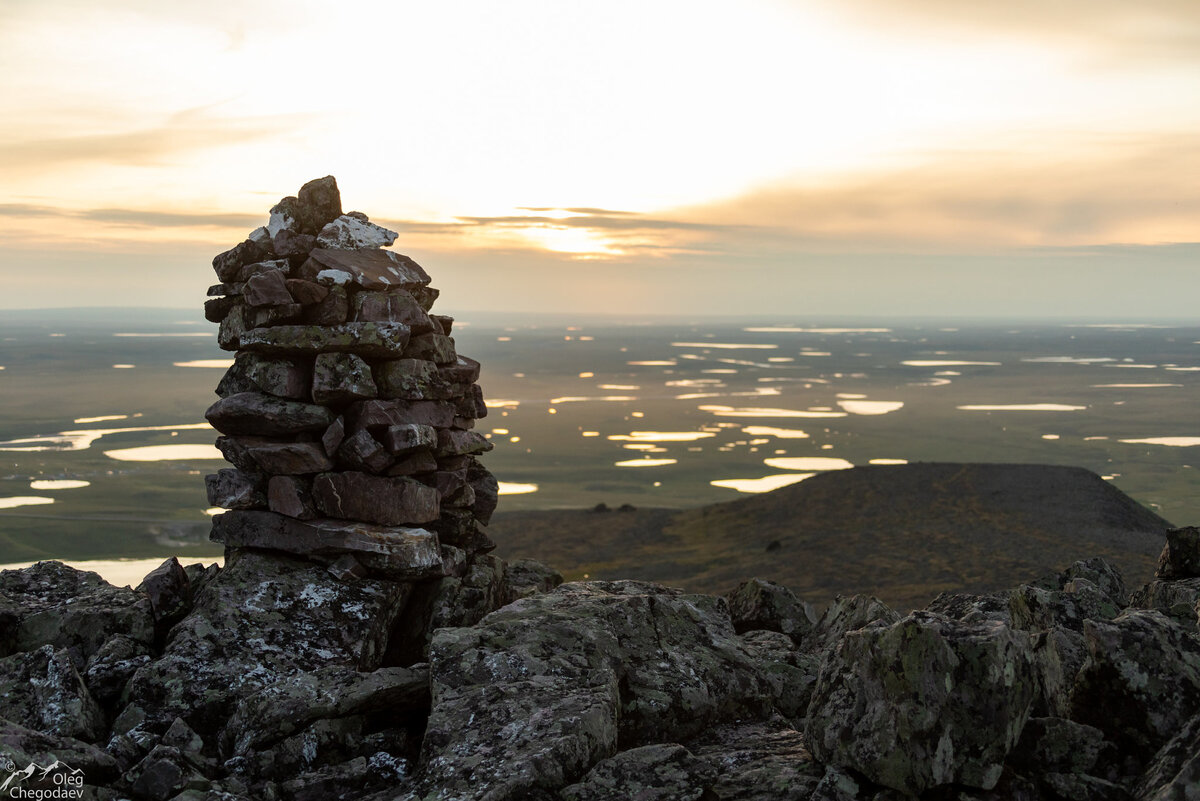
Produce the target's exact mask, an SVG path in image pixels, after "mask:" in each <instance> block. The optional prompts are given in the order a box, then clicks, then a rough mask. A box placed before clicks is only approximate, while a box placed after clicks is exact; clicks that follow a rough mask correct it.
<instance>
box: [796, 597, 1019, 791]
mask: <svg viewBox="0 0 1200 801" xmlns="http://www.w3.org/2000/svg"><path fill="white" fill-rule="evenodd" d="M1027 647H1028V646H1027V640H1026V638H1025V637H1024V635H1021V634H1019V633H1015V632H1013V631H1011V630H1010V629H1008V628H1007V627H1006V626H1004V625H1003V624H1002V623H995V622H983V623H975V624H968V623H960V622H958V621H953V620H950V619H948V618H944V617H940V616H937V615H934V614H931V613H928V612H915V613H913V614H911V615H909V616H908V617H906V618H904V619H903V620H900V621H899V622H897V623H894V624H892V625H890V626H887V625H882V624H879V625H874V626H868V627H866V628H863V629H858V630H857V631H850V632H847V633H846V634H845V635H844V636H843V637H842V640H841V642H840V643H839V644H838V646H837V647H836V649H834V651H833V652H832V653H829V654H828V655H827V656H826V659H825V661H824V662H823V663H822V666H821V674H820V677H819V678H818V680H817V686H816V688H815V690H814V692H813V699H812V702H811V704H810V705H809V709H808V724H807V727H806V729H805V733H806V734H807V736H808V741H809V747H810V748H811V749H812V751H813V754H814V756H816V757H817V759H819V760H821V761H823V762H828V763H831V764H833V765H838V766H844V767H848V768H853V769H854V770H856V771H858V772H859V773H861V774H862V775H864V776H866V777H867V778H868V779H870V780H872V781H874V782H876V783H878V784H881V785H883V786H885V787H890V788H893V789H895V790H899V791H901V792H905V793H910V794H913V795H916V794H919V793H922V792H924V791H925V790H927V789H929V788H931V787H937V786H940V785H947V784H962V785H966V786H968V787H978V788H981V789H984V790H990V789H992V788H993V787H995V786H996V783H997V782H998V781H999V779H1000V774H1001V773H1002V772H1003V766H1004V760H1005V757H1006V756H1007V754H1008V752H1009V751H1010V750H1011V749H1012V747H1013V746H1014V745H1016V743H1017V739H1018V738H1019V737H1020V735H1021V730H1022V728H1023V727H1024V725H1025V721H1026V720H1027V719H1028V717H1029V712H1030V708H1031V706H1032V704H1033V698H1034V676H1033V669H1032V666H1031V664H1030V661H1029V657H1028V656H1027V654H1026V650H1025V649H1026V648H1027ZM981 721H986V722H987V725H986V726H981V725H980V722H981Z"/></svg>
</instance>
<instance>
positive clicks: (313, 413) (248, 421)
mask: <svg viewBox="0 0 1200 801" xmlns="http://www.w3.org/2000/svg"><path fill="white" fill-rule="evenodd" d="M204 417H205V419H207V420H208V422H209V423H211V424H212V427H213V428H215V429H217V430H218V431H220V432H221V433H222V434H249V435H258V436H262V435H266V436H281V435H291V434H299V433H302V432H305V431H324V430H325V429H326V428H328V427H329V424H330V423H332V422H333V413H332V412H330V411H329V409H326V408H325V407H324V406H318V405H317V404H314V403H301V402H300V401H293V400H284V399H282V398H276V397H274V396H271V395H266V394H263V393H258V392H240V393H238V394H237V395H230V396H229V397H228V398H222V399H221V400H219V401H217V402H216V403H214V404H213V405H212V406H210V407H208V411H206V412H205V413H204Z"/></svg>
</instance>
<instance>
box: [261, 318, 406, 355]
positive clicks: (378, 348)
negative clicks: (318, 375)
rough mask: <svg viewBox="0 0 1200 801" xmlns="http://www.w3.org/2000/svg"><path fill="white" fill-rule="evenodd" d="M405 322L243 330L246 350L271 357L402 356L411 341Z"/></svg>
mask: <svg viewBox="0 0 1200 801" xmlns="http://www.w3.org/2000/svg"><path fill="white" fill-rule="evenodd" d="M409 333H410V331H409V328H408V326H406V325H404V324H403V323H341V324H340V325H328V326H324V325H276V326H271V327H270V328H252V329H250V330H249V331H246V332H244V333H242V334H241V335H240V336H239V338H238V342H239V343H240V346H241V349H242V350H247V351H250V352H251V353H264V354H267V355H269V356H311V355H315V354H318V353H351V352H352V353H356V354H358V355H359V356H369V357H374V358H381V359H398V358H400V357H401V356H402V355H403V354H404V348H405V346H406V345H407V344H408V338H409Z"/></svg>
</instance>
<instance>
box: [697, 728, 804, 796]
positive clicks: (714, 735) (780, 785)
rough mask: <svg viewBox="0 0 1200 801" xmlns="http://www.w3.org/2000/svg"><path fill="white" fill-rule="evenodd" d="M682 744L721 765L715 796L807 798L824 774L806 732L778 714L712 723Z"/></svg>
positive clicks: (714, 788)
mask: <svg viewBox="0 0 1200 801" xmlns="http://www.w3.org/2000/svg"><path fill="white" fill-rule="evenodd" d="M685 744H686V745H687V747H688V749H689V750H690V751H691V752H692V753H693V754H695V755H696V757H697V758H699V759H703V760H706V761H708V762H710V763H713V764H715V765H718V766H719V768H720V770H719V772H718V776H717V779H716V781H715V782H713V784H712V786H711V788H710V790H711V793H712V796H711V797H713V798H718V799H739V801H808V799H809V798H811V797H812V793H813V790H814V789H815V788H816V786H817V783H818V782H819V781H820V779H821V776H822V774H823V773H824V768H823V767H822V766H821V765H819V764H818V763H817V761H816V760H815V759H813V756H812V754H811V753H809V751H808V748H807V747H806V746H805V744H804V735H803V734H801V733H800V732H798V731H796V730H795V729H793V728H792V727H791V725H790V724H788V722H787V721H785V720H784V719H782V718H780V717H779V716H774V717H772V718H770V719H769V720H766V721H762V722H759V721H754V722H739V723H727V724H721V725H718V726H713V727H711V728H708V729H706V730H705V731H704V732H703V733H702V734H700V735H699V736H698V737H696V738H695V739H692V740H688V741H686V743H685Z"/></svg>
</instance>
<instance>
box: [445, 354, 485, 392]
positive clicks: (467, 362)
mask: <svg viewBox="0 0 1200 801" xmlns="http://www.w3.org/2000/svg"><path fill="white" fill-rule="evenodd" d="M438 375H440V376H441V377H442V380H443V381H445V382H446V383H448V384H468V385H469V384H474V383H475V382H476V381H478V380H479V362H477V361H475V360H474V359H468V358H467V357H466V356H459V357H458V360H457V361H456V362H454V364H444V365H440V366H439V367H438Z"/></svg>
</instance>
